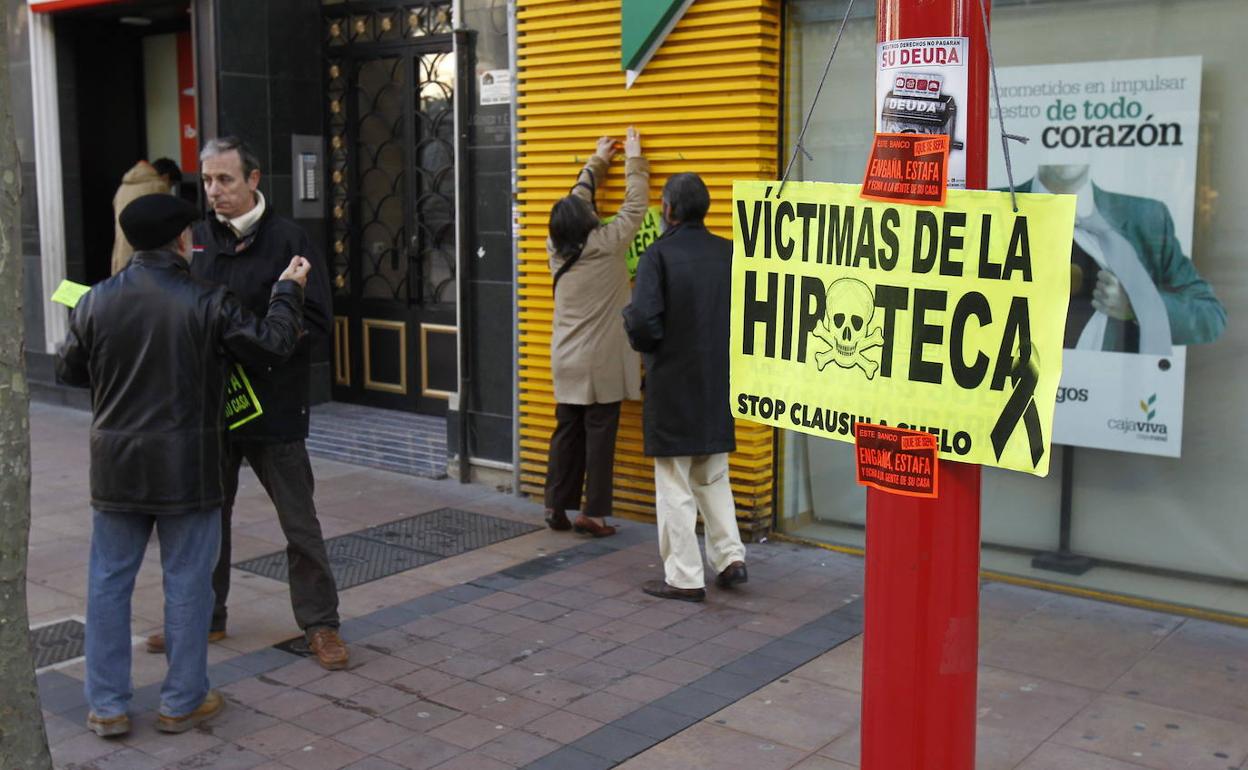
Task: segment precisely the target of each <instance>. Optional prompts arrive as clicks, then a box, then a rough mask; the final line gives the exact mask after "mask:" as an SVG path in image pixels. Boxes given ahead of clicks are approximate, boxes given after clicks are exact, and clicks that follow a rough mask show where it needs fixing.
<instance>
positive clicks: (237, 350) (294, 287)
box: [219, 257, 312, 366]
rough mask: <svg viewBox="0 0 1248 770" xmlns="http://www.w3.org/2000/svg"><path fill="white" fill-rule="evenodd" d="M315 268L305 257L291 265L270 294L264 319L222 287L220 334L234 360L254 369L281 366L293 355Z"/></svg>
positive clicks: (301, 329) (297, 258) (295, 260)
mask: <svg viewBox="0 0 1248 770" xmlns="http://www.w3.org/2000/svg"><path fill="white" fill-rule="evenodd" d="M311 269H312V265H311V264H310V263H309V262H308V261H307V260H306V259H304V258H303V257H295V258H294V259H292V260H291V262H290V267H288V268H287V269H286V270H285V271H284V272H283V273H282V275H281V276H280V277H279V278H278V281H277V283H275V284H273V293H272V294H270V295H269V311H268V313H266V314H265V316H264V317H263V318H258V317H256V316H255V315H253V314H252V313H251V312H250V311H248V310H247V308H245V307H243V305H242V303H241V302H239V301H238V298H237V297H235V296H234V295H233V294H232V293H230V292H229V290H227V289H225V288H224V287H223V288H222V292H223V296H222V298H221V305H220V316H219V319H220V335H221V342H222V344H223V345H224V346H225V349H226V350H228V351H229V352H230V355H232V356H233V357H234V358H235V359H237V360H238V361H241V362H242V363H244V364H250V365H252V366H271V365H273V364H280V363H282V362H283V361H285V360H286V359H287V358H289V357H290V354H291V353H293V352H294V350H295V345H296V344H297V343H298V342H299V335H300V334H301V333H302V332H303V289H304V285H305V283H306V282H307V277H308V272H309V271H310V270H311Z"/></svg>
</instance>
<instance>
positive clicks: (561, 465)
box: [546, 401, 620, 517]
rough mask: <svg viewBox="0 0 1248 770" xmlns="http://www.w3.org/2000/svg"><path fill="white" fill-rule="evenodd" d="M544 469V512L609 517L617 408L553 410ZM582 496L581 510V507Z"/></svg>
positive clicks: (574, 406)
mask: <svg viewBox="0 0 1248 770" xmlns="http://www.w3.org/2000/svg"><path fill="white" fill-rule="evenodd" d="M555 420H556V425H555V432H554V435H552V436H551V437H550V461H549V464H548V465H547V467H546V507H547V508H550V509H552V510H556V511H565V512H566V511H580V512H581V513H583V514H585V515H586V516H593V517H599V516H601V517H606V516H610V515H611V507H612V500H613V496H614V488H615V434H616V431H617V429H618V428H619V426H620V402H619V401H616V402H615V403H613V404H558V405H557V406H556V407H555ZM582 492H583V493H584V497H585V504H584V506H583V507H582V505H581V495H582Z"/></svg>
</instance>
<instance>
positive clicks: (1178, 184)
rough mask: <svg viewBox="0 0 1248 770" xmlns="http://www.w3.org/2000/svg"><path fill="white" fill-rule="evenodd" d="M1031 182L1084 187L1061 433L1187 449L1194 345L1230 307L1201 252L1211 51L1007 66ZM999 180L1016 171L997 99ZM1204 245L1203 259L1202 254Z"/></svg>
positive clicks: (995, 173) (992, 163)
mask: <svg viewBox="0 0 1248 770" xmlns="http://www.w3.org/2000/svg"><path fill="white" fill-rule="evenodd" d="M997 75H998V78H999V82H1000V90H1001V111H1002V115H1003V117H1004V118H1005V128H1006V131H1008V132H1009V133H1011V134H1019V135H1022V136H1026V137H1028V139H1029V140H1030V141H1029V142H1028V143H1027V144H1025V145H1024V144H1019V143H1017V142H1012V143H1011V145H1010V149H1011V156H1012V159H1013V166H1014V179H1015V184H1016V185H1017V189H1018V190H1020V191H1025V192H1055V193H1069V194H1073V195H1075V196H1077V204H1076V219H1075V231H1074V239H1073V242H1072V244H1071V247H1070V252H1071V253H1070V308H1069V313H1068V315H1067V319H1066V327H1065V330H1064V333H1063V340H1062V344H1063V348H1064V353H1063V359H1064V365H1063V373H1062V381H1061V384H1060V387H1059V388H1058V391H1057V411H1056V413H1055V416H1054V426H1053V433H1054V435H1053V440H1054V442H1055V443H1058V444H1066V445H1070V446H1080V447H1094V448H1098V449H1111V450H1119V451H1126V452H1137V453H1142V454H1152V455H1161V456H1168V457H1178V456H1179V455H1180V452H1181V449H1182V442H1183V389H1184V378H1185V369H1186V359H1187V354H1186V346H1188V345H1206V344H1210V343H1213V342H1215V341H1216V340H1217V338H1218V336H1219V335H1220V334H1221V332H1222V329H1223V327H1224V326H1225V319H1226V312H1225V310H1224V308H1223V307H1222V305H1221V303H1219V302H1218V300H1217V298H1216V295H1215V289H1216V287H1211V286H1210V285H1209V283H1208V282H1207V281H1205V280H1204V278H1202V277H1201V274H1200V270H1199V267H1200V260H1199V254H1196V255H1193V253H1192V231H1193V224H1194V217H1195V207H1196V152H1197V145H1198V144H1199V130H1200V86H1201V83H1200V81H1201V59H1200V57H1198V56H1190V57H1172V58H1155V59H1133V60H1125V61H1098V62H1082V63H1073V64H1052V65H1039V66H1025V67H1003V68H1000V69H998V70H997ZM990 127H991V128H990V130H991V132H992V135H991V141H990V142H989V146H990V147H991V148H992V149H991V152H990V155H989V184H990V186H992V187H994V188H997V189H1003V188H1005V187H1006V186H1007V185H1008V181H1007V177H1006V173H1005V163H1004V159H1003V157H1002V155H1001V153H1000V151H999V149H998V148H1000V146H1001V144H1000V127H999V123H998V121H997V116H996V113H995V109H994V112H993V116H992V120H991V121H990ZM1193 256H1195V260H1193Z"/></svg>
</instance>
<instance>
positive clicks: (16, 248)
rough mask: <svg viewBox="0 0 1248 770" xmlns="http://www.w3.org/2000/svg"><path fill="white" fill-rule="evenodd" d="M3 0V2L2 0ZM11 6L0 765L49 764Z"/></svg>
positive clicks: (1, 177) (0, 508)
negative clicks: (33, 607) (31, 589)
mask: <svg viewBox="0 0 1248 770" xmlns="http://www.w3.org/2000/svg"><path fill="white" fill-rule="evenodd" d="M6 5H9V4H7V3H6ZM8 17H9V9H8V8H7V7H6V8H3V9H0V769H3V770H9V769H10V768H12V769H13V770H18V769H19V768H20V770H42V769H43V768H51V767H52V760H51V758H50V757H49V756H48V737H47V733H46V732H45V731H44V728H43V713H42V712H41V711H40V708H39V691H38V689H37V688H36V686H35V669H34V662H33V660H32V658H31V651H30V624H29V620H28V616H27V611H26V546H27V542H28V540H29V537H30V395H29V392H28V391H27V388H26V366H25V350H24V344H23V328H22V242H21V237H20V232H21V231H20V228H19V226H18V217H19V216H20V214H21V209H20V205H21V187H22V176H21V167H20V166H19V165H18V157H17V138H16V136H15V133H14V132H15V129H14V126H13V103H12V92H11V90H10V88H9V30H8Z"/></svg>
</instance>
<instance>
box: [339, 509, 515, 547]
mask: <svg viewBox="0 0 1248 770" xmlns="http://www.w3.org/2000/svg"><path fill="white" fill-rule="evenodd" d="M535 529H539V527H535V526H532V525H530V524H521V523H519V522H515V521H509V520H507V519H499V518H496V517H494V516H486V515H484V514H480V513H472V512H470V511H459V510H456V509H454V508H442V509H441V510H437V511H430V512H429V513H425V514H422V515H420V516H413V517H412V518H410V519H402V520H401V521H392V522H390V523H389V524H382V525H380V526H377V527H371V528H369V529H366V530H364V531H363V532H359V533H357V534H358V535H359V536H360V537H366V538H368V539H370V540H376V541H378V542H381V543H389V544H390V545H397V546H401V547H403V548H410V549H412V550H413V551H420V552H421V553H428V554H433V555H435V556H438V557H440V558H443V559H445V558H447V557H448V556H458V555H459V554H461V553H467V552H468V551H475V550H476V549H478V548H482V547H484V546H487V545H490V544H491V543H497V542H499V541H500V540H509V539H511V538H513V537H516V536H517V535H523V534H525V533H526V532H532V531H533V530H535Z"/></svg>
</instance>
